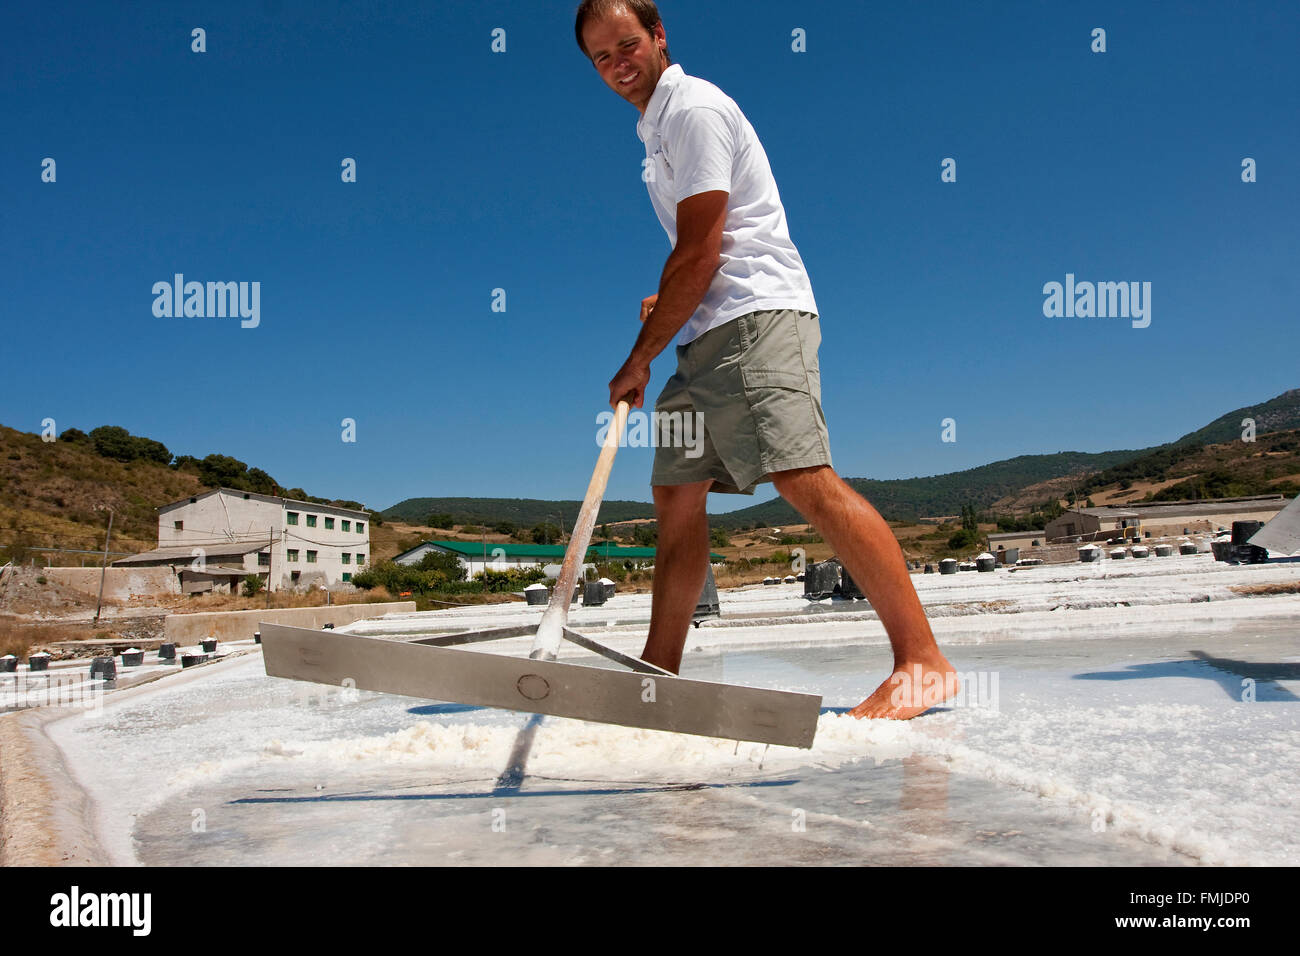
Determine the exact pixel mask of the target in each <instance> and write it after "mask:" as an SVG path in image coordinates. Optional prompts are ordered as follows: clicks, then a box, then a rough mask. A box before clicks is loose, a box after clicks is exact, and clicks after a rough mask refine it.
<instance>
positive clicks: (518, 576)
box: [474, 567, 546, 592]
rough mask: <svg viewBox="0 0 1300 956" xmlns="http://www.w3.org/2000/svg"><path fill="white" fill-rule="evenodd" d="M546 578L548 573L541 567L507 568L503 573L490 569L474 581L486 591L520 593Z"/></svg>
mask: <svg viewBox="0 0 1300 956" xmlns="http://www.w3.org/2000/svg"><path fill="white" fill-rule="evenodd" d="M545 577H546V572H545V571H543V570H542V569H541V568H540V567H532V568H506V569H505V570H503V571H494V570H492V569H491V568H488V569H487V570H486V571H484V572H483V573H482V574H479V575H477V576H476V577H475V579H474V580H475V581H477V582H478V583H479V584H481V585H482V586H483V590H484V591H494V592H500V591H519V590H522V589H523V588H526V587H527V586H528V585H530V584H533V583H535V582H537V581H540V580H542V579H543V578H545Z"/></svg>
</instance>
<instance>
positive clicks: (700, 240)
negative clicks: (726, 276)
mask: <svg viewBox="0 0 1300 956" xmlns="http://www.w3.org/2000/svg"><path fill="white" fill-rule="evenodd" d="M727 198H728V193H726V192H723V191H722V190H712V191H710V192H703V193H697V194H696V195H694V196H689V197H687V198H686V199H683V200H682V201H681V202H679V203H678V204H677V245H675V246H674V247H673V251H672V253H671V254H670V255H669V256H668V261H667V262H666V263H664V271H663V275H662V276H661V277H660V280H659V293H658V295H657V296H656V298H655V302H654V305H653V307H652V308H651V310H650V314H649V316H648V317H646V318H645V320H644V323H643V324H642V326H641V334H640V335H638V336H637V339H636V344H635V345H634V346H633V347H632V354H631V355H629V356H628V358H627V361H626V362H624V363H623V367H622V368H621V369H619V370H618V374H617V375H615V376H614V378H613V379H611V380H610V383H609V403H610V404H611V405H616V404H617V403H618V400H619V399H620V398H627V399H628V401H629V402H630V403H631V405H632V407H634V408H640V407H641V405H642V403H643V402H644V401H645V387H646V385H647V384H648V383H649V381H650V363H651V362H652V361H653V360H654V358H655V356H657V355H658V354H659V353H660V352H662V351H663V350H664V349H665V348H666V347H667V345H668V343H669V342H671V341H672V340H673V337H674V336H675V335H677V333H678V332H680V331H681V329H682V326H684V325H685V324H686V323H687V321H688V320H689V319H690V317H691V316H692V315H694V314H695V310H696V309H697V308H699V305H700V302H701V300H703V298H704V295H705V293H707V292H708V291H709V286H710V285H711V284H712V282H713V277H714V275H715V274H716V273H717V271H718V265H719V264H720V261H721V258H720V257H721V253H722V229H723V226H724V225H725V224H726V221H727ZM643 311H644V308H643Z"/></svg>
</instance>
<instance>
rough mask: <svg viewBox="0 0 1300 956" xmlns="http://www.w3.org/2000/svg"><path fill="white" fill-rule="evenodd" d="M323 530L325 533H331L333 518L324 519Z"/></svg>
mask: <svg viewBox="0 0 1300 956" xmlns="http://www.w3.org/2000/svg"><path fill="white" fill-rule="evenodd" d="M325 528H326V530H327V531H333V530H334V519H333V518H326V519H325Z"/></svg>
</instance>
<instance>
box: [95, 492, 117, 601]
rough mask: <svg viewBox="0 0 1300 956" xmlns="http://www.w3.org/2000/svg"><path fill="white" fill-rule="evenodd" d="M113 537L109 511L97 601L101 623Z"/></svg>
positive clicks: (111, 513)
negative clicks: (101, 610) (101, 609)
mask: <svg viewBox="0 0 1300 956" xmlns="http://www.w3.org/2000/svg"><path fill="white" fill-rule="evenodd" d="M112 537H113V509H112V508H109V509H108V534H106V535H105V536H104V560H103V561H102V562H101V563H100V566H99V598H98V599H97V600H96V601H95V619H94V621H93V622H92V623H94V624H98V623H99V611H100V608H102V607H103V605H104V578H105V577H107V576H108V544H109V541H110V540H112Z"/></svg>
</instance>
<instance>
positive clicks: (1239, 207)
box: [0, 0, 1300, 511]
mask: <svg viewBox="0 0 1300 956" xmlns="http://www.w3.org/2000/svg"><path fill="white" fill-rule="evenodd" d="M575 6H576V2H567V0H566V2H561V3H551V2H538V0H530V2H520V0H507V2H500V3H494V4H476V3H441V2H427V0H426V2H420V3H416V2H407V3H398V2H394V3H366V4H357V5H356V7H355V8H352V7H348V6H338V5H335V4H332V3H322V2H312V3H298V2H291V0H279V2H264V3H239V2H222V3H220V4H201V3H185V2H181V3H133V4H116V3H59V2H53V3H44V4H39V5H38V4H25V5H14V4H11V5H8V6H7V7H6V9H5V12H4V14H3V22H2V23H0V81H2V82H3V90H4V92H3V99H2V101H0V102H2V106H0V110H2V111H3V112H2V113H0V129H3V137H2V139H3V142H2V143H0V282H2V283H3V289H4V296H3V299H2V300H0V316H2V317H3V318H2V321H3V330H4V336H3V340H2V341H0V350H2V351H0V354H2V355H3V357H4V358H3V370H4V388H3V390H2V391H0V423H3V424H5V425H9V426H11V427H16V428H20V429H23V430H25V431H37V430H39V429H40V422H41V420H42V419H43V418H46V417H50V418H54V419H55V421H56V422H57V423H58V428H59V430H62V429H64V428H67V427H73V426H75V427H78V428H81V429H83V430H89V429H90V428H93V427H95V426H97V425H101V424H115V425H122V426H124V427H126V428H128V429H130V430H131V431H132V432H133V433H136V434H142V435H147V436H149V437H151V438H155V439H158V440H160V441H162V442H164V443H165V444H166V445H167V446H168V447H169V448H170V449H171V450H172V451H173V452H174V453H176V454H193V455H199V456H202V455H205V454H209V453H212V452H220V453H223V454H228V455H234V456H235V457H237V458H240V459H242V460H244V461H246V462H248V463H249V464H250V465H255V466H258V467H261V468H263V469H265V470H267V471H269V472H270V473H271V474H272V475H274V476H275V477H276V479H277V480H278V481H280V482H281V483H282V484H283V485H285V486H286V487H292V486H302V487H304V488H306V489H307V490H308V491H310V492H311V493H312V494H316V495H326V496H331V497H339V498H351V499H356V500H360V501H363V502H365V503H366V504H368V505H369V506H371V507H375V508H383V507H387V506H389V505H391V504H393V503H395V502H397V501H399V500H401V499H403V498H406V497H410V496H416V495H484V496H502V497H544V498H578V497H581V495H582V494H583V492H584V490H585V488H586V484H587V480H588V478H589V477H590V474H591V469H592V467H593V465H594V463H595V458H596V453H597V448H596V444H595V434H596V428H597V425H596V416H597V414H598V413H599V412H600V411H602V410H603V409H605V408H607V391H608V390H607V387H606V386H607V382H608V380H609V378H610V377H611V376H612V375H613V373H614V372H615V371H616V370H617V369H618V367H619V365H620V364H621V363H622V361H623V359H624V358H625V357H626V354H627V351H628V350H629V348H630V347H631V344H632V342H633V340H634V337H635V335H636V332H637V329H638V323H637V312H638V306H639V302H640V299H641V298H642V297H643V296H645V295H649V294H651V293H652V292H654V291H655V290H656V287H657V283H658V278H659V273H660V270H661V268H662V266H663V261H664V259H665V257H666V256H667V254H668V252H669V247H668V242H667V239H666V237H665V236H664V233H663V231H662V229H661V228H660V226H659V224H658V223H657V221H656V220H655V217H654V214H653V212H652V209H651V206H650V202H649V199H648V197H647V195H646V191H645V186H644V184H643V183H642V182H641V180H640V168H641V167H640V163H641V159H642V158H643V156H644V150H643V147H642V145H641V143H640V141H639V140H638V139H637V137H636V132H635V126H636V120H637V118H638V115H639V114H638V113H637V112H636V110H635V109H634V108H633V107H631V106H630V105H628V104H627V103H625V102H624V101H623V100H621V99H620V98H618V97H617V96H616V95H615V94H614V93H613V92H611V91H610V90H609V89H608V88H606V87H605V86H604V85H603V84H602V83H601V81H600V79H599V77H598V76H597V75H596V73H595V71H594V70H593V69H592V67H591V66H590V64H589V63H588V62H587V61H586V60H585V58H583V56H582V55H581V53H580V52H579V51H578V49H577V47H576V45H575V44H574V42H573V26H572V13H573V9H574V7H575ZM660 10H661V12H662V14H663V17H664V22H665V24H666V27H667V33H668V41H669V48H670V50H671V52H672V54H673V57H674V59H675V60H676V61H677V62H678V63H680V64H682V66H683V67H684V69H685V70H686V71H687V72H688V73H690V74H693V75H696V76H701V77H703V78H705V79H708V80H710V81H712V82H714V83H716V84H718V85H719V86H720V87H721V88H722V89H723V90H724V91H725V92H726V93H728V94H729V95H730V96H732V97H733V98H734V99H735V100H736V101H737V103H738V104H739V105H740V107H741V109H742V110H743V111H744V112H745V113H746V115H747V116H748V117H749V119H750V121H751V122H752V123H753V125H754V127H755V129H756V130H757V132H758V134H759V137H760V138H761V140H762V142H763V144H764V146H765V148H766V150H767V153H768V156H769V159H770V161H771V164H772V167H773V170H774V173H775V175H776V179H777V183H778V186H779V188H780V190H781V194H782V198H783V200H784V203H785V208H786V214H787V218H788V221H789V224H790V230H791V234H792V236H793V238H794V241H795V243H796V244H797V245H798V247H799V250H800V252H801V254H802V256H803V258H804V261H805V263H806V265H807V267H808V270H809V274H810V276H811V279H812V283H813V288H814V291H815V294H816V296H817V300H818V304H819V306H820V308H821V324H822V332H823V344H822V352H821V367H822V388H823V402H824V407H825V411H826V415H827V419H828V422H829V425H830V432H831V449H832V453H833V456H834V459H835V465H836V468H837V470H838V471H839V472H840V473H841V474H843V475H845V476H846V477H873V478H901V477H909V476H913V475H931V474H939V473H944V472H949V471H955V470H960V469H963V468H968V467H973V466H976V465H980V464H984V463H986V462H989V461H995V460H998V459H1002V458H1007V457H1012V456H1015V455H1020V454H1031V453H1044V452H1056V451H1061V450H1082V451H1103V450H1107V449H1112V448H1124V447H1141V446H1146V445H1150V444H1156V443H1159V442H1162V441H1167V440H1170V439H1172V438H1175V437H1177V436H1179V435H1181V434H1184V433H1185V432H1188V431H1191V430H1193V429H1195V428H1198V427H1200V426H1202V425H1204V424H1205V423H1206V422H1208V421H1210V420H1212V419H1213V418H1215V417H1217V416H1218V415H1220V414H1222V413H1224V412H1225V411H1228V410H1230V409H1232V408H1235V407H1238V406H1241V405H1245V404H1249V403H1252V402H1256V401H1262V400H1264V399H1267V398H1270V397H1272V396H1274V395H1276V394H1278V393H1280V392H1282V391H1285V390H1287V389H1289V388H1294V387H1296V386H1297V385H1300V374H1298V366H1300V363H1298V362H1297V355H1300V323H1298V322H1297V318H1298V317H1297V309H1296V302H1297V296H1298V293H1300V289H1298V288H1297V285H1298V283H1297V268H1296V266H1297V262H1298V261H1300V256H1298V252H1300V248H1298V247H1300V239H1298V238H1297V236H1298V235H1300V230H1297V227H1296V223H1297V222H1298V221H1300V176H1298V175H1297V169H1296V163H1297V157H1300V123H1298V122H1297V119H1298V118H1300V102H1298V100H1300V58H1297V57H1296V55H1295V50H1296V49H1297V47H1298V46H1300V5H1297V4H1294V3H1290V2H1287V3H1251V4H1243V5H1238V4H1232V3H1226V2H1225V3H1177V4H1174V3H1158V4H1157V3H1133V2H1124V3H1088V4H1084V3H1073V2H1072V3H1051V2H1049V3H1044V2H1034V3H997V4H991V5H984V4H971V3H966V2H951V3H906V4H859V3H830V2H819V3H811V4H810V3H806V2H803V3H796V2H784V0H783V2H776V0H736V2H729V0H728V2H710V3H707V4H703V3H685V2H679V0H665V2H663V3H662V4H661V5H660ZM194 27H202V28H204V29H205V30H206V33H207V52H205V53H202V54H198V53H193V52H191V50H190V45H191V39H190V31H191V30H192V29H193V28H194ZM497 27H500V28H503V29H504V30H505V31H506V34H505V35H506V51H505V52H504V53H493V52H492V50H491V43H492V31H493V29H494V28H497ZM1095 27H1102V28H1104V29H1105V30H1106V44H1107V50H1106V52H1105V53H1093V52H1091V50H1090V44H1091V31H1092V30H1093V28H1095ZM796 28H800V29H803V30H804V31H806V36H807V52H804V53H795V52H793V51H792V50H791V31H792V30H794V29H796ZM45 157H51V158H53V159H55V161H56V163H57V167H56V169H57V181H56V182H54V183H44V182H42V181H41V163H42V160H43V159H44V158H45ZM344 157H353V158H355V159H356V162H357V181H356V182H355V183H343V182H341V179H340V163H341V161H342V160H343V158H344ZM945 157H953V158H954V159H955V160H956V161H957V181H956V182H955V183H943V182H940V163H941V161H942V160H943V159H944V158H945ZM1244 157H1251V158H1253V159H1254V160H1255V161H1256V163H1257V170H1258V172H1257V176H1258V181H1257V182H1255V183H1249V184H1247V183H1243V182H1242V181H1241V162H1242V159H1243V158H1244ZM177 272H180V273H183V274H184V275H185V276H186V277H187V279H196V280H200V281H208V280H212V281H258V282H260V283H261V315H260V324H259V325H258V327H257V328H253V329H244V328H241V327H240V324H239V321H238V320H237V319H230V318H225V319H216V318H195V317H190V318H184V317H182V318H175V317H172V318H159V317H156V316H155V315H154V314H153V301H154V296H153V294H152V291H151V289H152V287H153V284H154V283H155V282H158V281H170V280H171V277H172V276H173V274H175V273H177ZM1067 273H1073V274H1075V275H1076V277H1077V278H1078V279H1079V280H1093V281H1121V280H1122V281H1139V282H1150V283H1151V287H1152V302H1151V306H1152V309H1151V319H1152V321H1151V324H1150V326H1149V327H1147V328H1144V329H1135V328H1133V327H1132V326H1131V323H1130V322H1128V321H1126V320H1123V319H1095V318H1094V319H1065V318H1050V319H1049V318H1046V317H1044V315H1043V299H1044V296H1043V293H1042V287H1043V285H1044V283H1046V282H1050V281H1058V282H1063V281H1064V279H1065V275H1066V274H1067ZM497 288H503V289H505V290H506V311H505V312H494V311H492V308H491V306H492V290H494V289H497ZM672 363H673V357H672V350H671V347H670V349H669V350H668V351H666V352H665V354H664V355H662V356H661V357H660V358H659V359H658V360H657V361H656V363H655V365H654V367H653V372H654V377H653V379H652V381H651V385H650V388H649V390H648V394H649V395H651V396H653V395H654V394H657V392H658V390H659V389H660V388H661V387H662V385H663V383H664V382H665V381H666V379H667V378H668V376H669V375H671V374H672V371H673V368H672ZM949 416H951V417H953V418H955V419H956V421H957V441H956V442H955V443H944V442H942V441H941V440H940V430H941V428H940V422H941V420H942V419H944V418H945V417H949ZM344 418H352V419H355V421H356V423H357V426H356V437H357V441H356V442H355V443H346V442H343V441H342V440H341V437H340V436H341V432H342V427H341V424H340V423H341V421H342V420H343V419H344ZM651 455H652V452H651V450H650V449H643V448H626V449H624V450H623V451H622V452H620V455H619V458H618V460H617V462H616V463H615V468H614V474H613V477H612V478H611V481H610V486H609V490H608V492H607V496H608V497H611V498H631V499H640V500H649V496H650V490H649V474H650V462H651ZM768 497H771V492H770V491H762V492H760V493H759V494H758V495H757V496H755V497H754V498H749V497H739V496H715V497H714V498H713V499H712V502H711V510H714V511H723V510H730V509H731V508H735V507H743V506H747V505H749V504H752V503H754V502H755V501H758V500H763V499H766V498H768Z"/></svg>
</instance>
